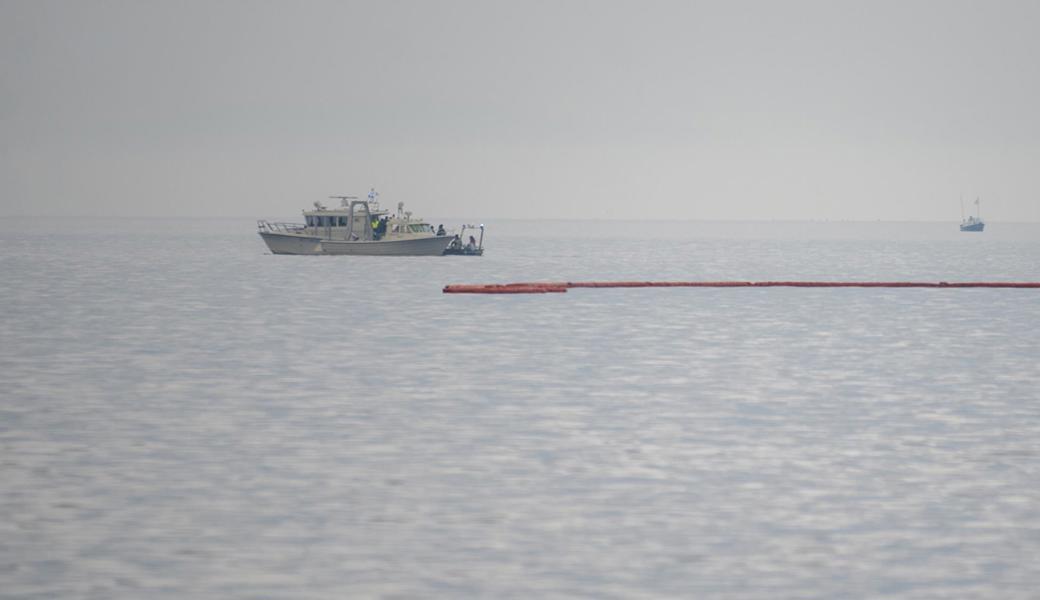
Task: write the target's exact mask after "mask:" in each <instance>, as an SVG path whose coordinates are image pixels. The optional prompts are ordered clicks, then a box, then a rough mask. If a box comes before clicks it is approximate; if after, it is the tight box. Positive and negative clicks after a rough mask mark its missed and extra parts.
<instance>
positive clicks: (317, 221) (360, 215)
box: [257, 189, 484, 256]
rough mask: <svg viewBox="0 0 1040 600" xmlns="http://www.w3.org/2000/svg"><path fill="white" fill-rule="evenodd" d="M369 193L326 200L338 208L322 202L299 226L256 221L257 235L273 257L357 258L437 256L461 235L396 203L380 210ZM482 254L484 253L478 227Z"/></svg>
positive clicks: (375, 194)
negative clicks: (394, 207)
mask: <svg viewBox="0 0 1040 600" xmlns="http://www.w3.org/2000/svg"><path fill="white" fill-rule="evenodd" d="M378 196H379V194H378V193H376V191H375V190H374V189H373V190H372V191H371V192H369V194H368V198H367V199H365V200H361V199H358V198H357V196H330V198H333V199H337V200H339V201H340V206H338V207H334V208H328V207H326V206H324V205H323V204H321V203H320V202H315V203H314V209H313V210H305V211H303V217H304V222H303V223H271V222H268V221H264V220H260V221H257V233H259V234H260V237H261V238H263V240H264V243H266V244H267V247H268V248H269V249H270V250H271V252H272V253H273V254H304V255H316V254H333V255H356V256H440V255H442V254H445V251H446V250H447V248H448V246H449V244H451V243H452V242H453V241H456V240H457V239H458V237H459V236H452V235H449V233H448V232H447V231H445V230H444V227H443V226H439V227H438V228H436V229H434V227H433V226H432V225H430V224H429V223H427V222H426V221H424V220H423V219H421V218H417V217H414V216H413V215H412V213H411V211H406V210H404V203H403V202H398V203H397V211H396V212H390V211H389V210H386V209H383V208H381V207H380V206H379V200H378ZM480 237H481V243H480V253H483V238H484V235H483V226H481V236H480Z"/></svg>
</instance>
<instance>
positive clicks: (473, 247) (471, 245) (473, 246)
mask: <svg viewBox="0 0 1040 600" xmlns="http://www.w3.org/2000/svg"><path fill="white" fill-rule="evenodd" d="M476 249H477V240H476V238H474V237H473V236H472V235H471V236H469V243H468V244H466V252H473V251H474V250H476Z"/></svg>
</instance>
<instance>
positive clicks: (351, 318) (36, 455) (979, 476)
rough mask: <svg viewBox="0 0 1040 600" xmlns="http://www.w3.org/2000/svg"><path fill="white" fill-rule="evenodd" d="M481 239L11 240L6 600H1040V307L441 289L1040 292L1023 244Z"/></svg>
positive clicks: (23, 232)
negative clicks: (341, 242) (444, 244)
mask: <svg viewBox="0 0 1040 600" xmlns="http://www.w3.org/2000/svg"><path fill="white" fill-rule="evenodd" d="M435 222H436V221H435ZM444 222H445V223H449V221H447V220H444ZM454 222H457V221H454ZM488 226H489V229H488V236H487V240H486V244H487V254H486V255H485V256H484V257H482V258H470V257H437V258H375V257H374V258H369V257H291V256H272V255H270V254H268V253H267V249H266V247H265V246H264V245H263V243H262V241H261V240H260V238H259V237H258V236H257V235H256V234H255V232H254V229H255V227H254V224H253V222H252V221H250V220H248V219H244V220H235V219H227V220H217V221H201V220H199V221H195V220H168V221H164V220H125V221H103V220H71V219H54V220H44V219H2V220H0V250H2V252H0V281H2V284H0V307H2V312H0V597H2V598H4V599H8V598H99V599H110V598H120V599H122V598H127V599H129V598H134V599H137V598H162V599H166V598H169V599H174V598H176V599H181V598H206V599H210V598H212V599H240V598H242V599H244V598H328V599H340V598H353V597H360V598H365V597H398V598H404V597H414V598H422V597H483V598H498V597H517V598H531V597H595V598H657V597H688V598H693V597H699V598H713V597H718V598H761V599H774V598H870V597H885V598H1000V599H1009V598H1011V599H1013V598H1036V597H1037V594H1038V592H1037V590H1038V589H1040V290H988V289H969V290H952V289H946V290H935V289H783V288H772V289H629V290H624V289H612V290H571V291H570V292H568V293H566V294H545V295H532V296H460V295H444V294H441V288H442V286H444V285H445V284H447V283H491V282H507V281H530V280H567V279H570V280H595V279H657V280H666V279H684V280H689V279H713V280H715V279H824V280H826V279H830V280H845V279H865V280H879V279H889V280H892V279H897V280H898V279H908V280H925V281H938V280H947V281H957V280H962V281H963V280H1020V281H1022V280H1026V281H1038V280H1040V225H1012V224H1001V223H992V224H991V225H990V227H989V229H988V230H987V231H986V232H985V233H983V234H962V233H960V232H958V231H957V227H956V224H921V223H916V224H913V223H908V224H899V223H815V224H809V223H801V224H799V223H703V222H696V223H642V224H637V225H627V224H622V223H611V222H515V221H514V222H503V223H488Z"/></svg>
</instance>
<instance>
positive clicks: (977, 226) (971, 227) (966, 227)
mask: <svg viewBox="0 0 1040 600" xmlns="http://www.w3.org/2000/svg"><path fill="white" fill-rule="evenodd" d="M984 227H986V224H985V223H972V224H971V225H961V231H982V229H983V228H984Z"/></svg>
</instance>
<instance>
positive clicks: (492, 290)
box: [444, 281, 1040, 294]
mask: <svg viewBox="0 0 1040 600" xmlns="http://www.w3.org/2000/svg"><path fill="white" fill-rule="evenodd" d="M647 287H711V288H723V287H725V288H728V287H801V288H839V287H842V288H847V287H853V288H1033V289H1040V282H1013V281H962V282H947V281H938V282H929V281H563V282H548V281H545V282H531V283H492V284H487V285H466V284H455V285H446V286H444V293H445V294H546V293H550V292H566V291H567V290H568V289H570V288H647Z"/></svg>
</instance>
